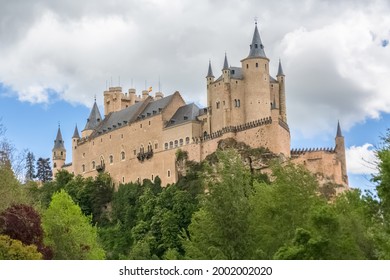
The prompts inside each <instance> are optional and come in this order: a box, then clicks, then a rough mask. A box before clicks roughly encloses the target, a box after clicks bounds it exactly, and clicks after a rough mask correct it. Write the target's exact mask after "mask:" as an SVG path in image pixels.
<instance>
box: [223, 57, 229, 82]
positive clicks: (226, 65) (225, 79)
mask: <svg viewBox="0 0 390 280" xmlns="http://www.w3.org/2000/svg"><path fill="white" fill-rule="evenodd" d="M222 76H223V82H224V83H229V82H230V69H229V63H228V60H227V55H226V53H225V59H224V62H223V68H222Z"/></svg>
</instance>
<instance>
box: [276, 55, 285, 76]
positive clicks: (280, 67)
mask: <svg viewBox="0 0 390 280" xmlns="http://www.w3.org/2000/svg"><path fill="white" fill-rule="evenodd" d="M276 76H284V73H283V68H282V62H280V59H279V67H278V74H277V75H276Z"/></svg>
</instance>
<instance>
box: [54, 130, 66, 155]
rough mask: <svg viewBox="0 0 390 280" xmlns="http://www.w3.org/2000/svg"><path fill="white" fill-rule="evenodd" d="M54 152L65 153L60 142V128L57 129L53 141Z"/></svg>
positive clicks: (62, 141) (62, 143)
mask: <svg viewBox="0 0 390 280" xmlns="http://www.w3.org/2000/svg"><path fill="white" fill-rule="evenodd" d="M54 150H60V151H65V147H64V140H62V134H61V128H60V127H58V131H57V137H56V140H54V147H53V151H54Z"/></svg>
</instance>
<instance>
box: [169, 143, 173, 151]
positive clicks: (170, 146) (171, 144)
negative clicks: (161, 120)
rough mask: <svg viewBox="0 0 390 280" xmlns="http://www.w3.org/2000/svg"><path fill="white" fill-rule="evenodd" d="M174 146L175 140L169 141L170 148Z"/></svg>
mask: <svg viewBox="0 0 390 280" xmlns="http://www.w3.org/2000/svg"><path fill="white" fill-rule="evenodd" d="M172 148H173V141H171V142H169V149H172Z"/></svg>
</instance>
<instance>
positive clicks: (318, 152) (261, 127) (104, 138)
mask: <svg viewBox="0 0 390 280" xmlns="http://www.w3.org/2000/svg"><path fill="white" fill-rule="evenodd" d="M269 63H270V60H269V59H268V58H267V56H266V54H265V51H264V45H263V43H262V41H261V38H260V34H259V31H258V28H257V24H256V25H255V30H254V34H253V38H252V43H251V44H250V50H249V55H248V56H247V57H245V58H243V59H242V60H241V67H231V66H229V63H228V59H227V56H226V54H225V60H224V64H223V68H222V73H221V75H220V76H219V77H218V78H217V79H215V76H214V74H213V71H212V66H211V62H209V65H208V72H207V76H206V85H207V107H206V108H199V107H198V106H196V105H195V104H193V103H192V104H186V103H185V101H184V100H183V98H182V96H181V95H180V93H179V92H175V93H173V94H172V95H168V96H165V97H164V95H163V93H161V92H157V93H155V95H154V96H151V95H150V94H149V91H148V90H144V91H142V95H138V96H137V95H136V90H135V89H129V91H128V92H125V93H124V92H122V88H121V87H110V88H109V89H108V90H107V91H104V117H102V116H101V114H100V112H99V108H98V106H97V104H96V100H95V103H94V104H93V107H92V110H91V113H90V115H89V118H88V119H87V123H86V125H85V127H84V129H83V130H82V131H81V137H80V134H79V131H78V128H77V125H76V127H75V130H74V134H73V137H72V163H70V164H65V160H66V150H65V148H64V142H63V139H62V135H61V130H60V128H58V133H57V137H56V140H55V141H54V143H55V144H54V148H53V150H52V153H53V171H54V173H56V172H58V170H60V169H66V170H68V171H69V172H71V173H74V174H77V175H78V174H81V175H82V176H84V177H89V176H96V175H97V174H98V172H103V171H105V172H108V173H110V175H111V176H112V178H113V179H114V181H115V183H116V184H120V183H127V182H136V181H141V180H143V179H150V180H152V181H153V180H154V178H156V176H159V177H160V179H161V180H162V183H163V184H164V185H166V184H169V183H174V182H176V181H177V179H178V171H177V167H176V151H177V150H178V149H181V150H183V151H187V153H188V158H189V159H190V160H194V161H198V162H199V161H201V160H203V159H205V157H206V156H207V155H209V154H211V153H213V152H215V150H216V149H217V147H218V142H219V141H220V140H221V139H227V138H233V139H235V140H236V141H238V142H244V143H245V144H247V145H249V146H250V147H253V148H258V147H266V148H268V149H269V150H270V151H271V152H273V153H275V154H277V155H281V156H282V157H283V158H286V159H290V160H291V161H292V162H295V163H298V164H303V165H305V166H306V167H307V168H308V169H309V170H310V171H311V172H313V173H314V174H316V175H317V177H318V178H319V179H320V180H322V181H323V182H327V181H331V182H334V183H336V184H340V185H342V186H344V187H345V188H348V177H347V171H346V160H345V145H344V137H343V136H342V133H341V129H340V124H338V127H337V133H336V138H335V148H331V149H299V150H290V130H289V126H288V124H287V110H286V107H287V106H286V92H285V88H286V87H285V75H284V73H283V69H282V64H281V62H280V60H279V67H278V72H277V75H276V78H273V77H272V76H271V75H270V73H269Z"/></svg>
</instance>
